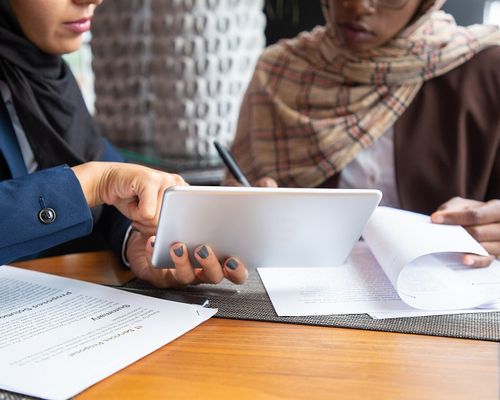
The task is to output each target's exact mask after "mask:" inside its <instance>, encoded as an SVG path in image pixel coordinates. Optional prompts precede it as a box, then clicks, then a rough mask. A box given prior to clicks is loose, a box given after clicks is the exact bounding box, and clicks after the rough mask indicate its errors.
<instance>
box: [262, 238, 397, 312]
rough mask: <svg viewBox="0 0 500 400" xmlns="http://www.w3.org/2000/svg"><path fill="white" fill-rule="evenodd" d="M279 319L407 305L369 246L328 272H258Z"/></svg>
mask: <svg viewBox="0 0 500 400" xmlns="http://www.w3.org/2000/svg"><path fill="white" fill-rule="evenodd" d="M258 272H259V275H260V277H261V279H262V282H263V284H264V286H265V288H266V291H267V293H268V295H269V297H270V299H271V301H272V303H273V306H274V309H275V311H276V313H277V314H278V315H279V316H305V315H329V314H358V313H369V312H378V311H390V310H393V311H398V310H399V309H400V308H401V306H402V305H404V303H403V302H402V301H401V300H400V298H399V296H398V294H397V293H396V291H395V290H394V287H393V286H392V284H391V282H390V281H389V279H387V277H386V276H385V274H384V272H383V271H382V269H380V267H379V266H378V263H377V261H376V260H375V258H374V257H373V255H372V254H371V252H370V250H369V249H368V247H367V245H366V243H363V242H359V243H357V244H356V246H355V247H354V249H353V251H352V252H351V255H350V256H349V258H348V259H347V262H346V263H345V264H343V265H340V266H338V267H329V268H258Z"/></svg>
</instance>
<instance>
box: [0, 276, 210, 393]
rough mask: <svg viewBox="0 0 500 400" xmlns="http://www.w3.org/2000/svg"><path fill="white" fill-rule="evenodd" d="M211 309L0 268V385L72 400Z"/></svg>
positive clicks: (192, 324) (197, 321)
mask: <svg viewBox="0 0 500 400" xmlns="http://www.w3.org/2000/svg"><path fill="white" fill-rule="evenodd" d="M216 311H217V310H215V309H207V308H204V307H201V306H194V305H190V304H183V303H175V302H171V301H167V300H160V299H156V298H152V297H145V296H140V295H136V294H132V293H127V292H123V291H120V290H117V289H112V288H108V287H104V286H99V285H95V284H91V283H86V282H81V281H76V280H73V279H67V278H61V277H57V276H53V275H48V274H43V273H40V272H33V271H27V270H23V269H19V268H14V267H8V266H1V267H0V388H2V389H5V390H10V391H13V392H18V393H23V394H27V395H31V396H36V397H42V398H46V399H67V398H70V397H72V396H74V395H76V394H78V393H79V392H81V391H82V390H84V389H86V388H87V387H89V386H91V385H93V384H94V383H96V382H98V381H100V380H102V379H104V378H105V377H107V376H109V375H111V374H113V373H114V372H116V371H118V370H120V369H122V368H124V367H125V366H127V365H129V364H131V363H133V362H134V361H136V360H138V359H140V358H142V357H144V356H145V355H147V354H149V353H151V352H152V351H154V350H156V349H158V348H159V347H161V346H163V345H165V344H166V343H168V342H170V341H172V340H174V339H176V338H177V337H179V336H180V335H182V334H184V333H186V332H187V331H189V330H191V329H193V328H194V327H195V326H197V325H199V324H200V323H202V322H203V321H205V320H207V319H208V318H210V317H211V316H212V315H214V314H215V312H216Z"/></svg>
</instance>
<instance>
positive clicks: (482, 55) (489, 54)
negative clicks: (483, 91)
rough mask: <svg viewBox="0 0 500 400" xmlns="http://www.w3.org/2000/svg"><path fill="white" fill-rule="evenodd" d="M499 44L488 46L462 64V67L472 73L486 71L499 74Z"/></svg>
mask: <svg viewBox="0 0 500 400" xmlns="http://www.w3.org/2000/svg"><path fill="white" fill-rule="evenodd" d="M499 66H500V46H492V47H488V48H486V49H484V50H482V51H480V52H479V53H477V54H476V55H475V56H474V57H472V58H471V59H470V60H469V61H468V62H466V63H465V64H463V68H464V69H465V70H468V71H470V72H473V73H478V72H486V73H492V74H494V75H498V76H500V68H499Z"/></svg>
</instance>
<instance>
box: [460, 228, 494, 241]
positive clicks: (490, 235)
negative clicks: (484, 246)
mask: <svg viewBox="0 0 500 400" xmlns="http://www.w3.org/2000/svg"><path fill="white" fill-rule="evenodd" d="M465 230H466V231H467V232H469V233H470V234H471V236H472V237H474V239H476V240H477V241H478V242H495V241H500V223H496V224H487V225H474V226H466V227H465Z"/></svg>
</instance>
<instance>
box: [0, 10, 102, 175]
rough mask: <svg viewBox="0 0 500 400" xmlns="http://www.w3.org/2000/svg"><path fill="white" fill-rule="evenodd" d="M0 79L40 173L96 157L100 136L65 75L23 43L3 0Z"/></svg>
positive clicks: (56, 60)
mask: <svg viewBox="0 0 500 400" xmlns="http://www.w3.org/2000/svg"><path fill="white" fill-rule="evenodd" d="M0 80H2V81H4V82H5V83H6V84H7V85H8V87H9V89H10V91H11V93H12V100H13V103H14V107H15V109H16V112H17V114H18V117H19V120H20V122H21V125H22V127H23V129H24V132H25V134H26V137H27V138H28V141H29V143H30V145H31V148H32V150H33V153H34V155H35V159H36V160H37V162H38V165H39V166H40V167H41V168H47V167H51V166H55V165H60V164H68V165H70V166H74V165H76V164H80V163H82V162H85V161H90V160H95V159H98V158H99V156H100V154H101V152H102V141H101V135H100V132H99V129H98V128H97V125H96V123H95V121H94V120H93V118H92V117H91V115H90V114H89V112H88V110H87V107H86V106H85V103H84V101H83V98H82V94H81V91H80V89H79V87H78V84H77V83H76V80H75V77H74V76H73V74H72V72H71V70H70V69H69V67H68V66H67V64H66V63H65V62H64V60H63V59H62V57H60V56H56V55H50V54H46V53H44V52H42V51H41V50H39V49H38V48H37V47H36V46H35V45H34V44H33V43H31V42H30V41H29V40H28V39H27V38H26V36H25V35H24V33H23V32H22V30H21V28H20V26H19V24H18V22H17V20H16V18H15V16H14V14H13V12H12V10H11V8H10V4H9V1H8V0H0ZM0 101H1V98H0Z"/></svg>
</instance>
